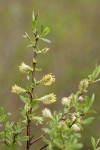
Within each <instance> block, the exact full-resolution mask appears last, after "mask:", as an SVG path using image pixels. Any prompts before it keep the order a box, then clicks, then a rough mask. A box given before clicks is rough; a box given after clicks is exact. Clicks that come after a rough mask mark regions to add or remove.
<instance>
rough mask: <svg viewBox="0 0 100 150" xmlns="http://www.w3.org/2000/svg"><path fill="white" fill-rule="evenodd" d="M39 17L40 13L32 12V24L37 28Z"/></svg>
mask: <svg viewBox="0 0 100 150" xmlns="http://www.w3.org/2000/svg"><path fill="white" fill-rule="evenodd" d="M37 19H38V14H36V15H35V14H34V12H32V26H33V28H34V29H36V26H37Z"/></svg>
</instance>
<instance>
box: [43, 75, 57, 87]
mask: <svg viewBox="0 0 100 150" xmlns="http://www.w3.org/2000/svg"><path fill="white" fill-rule="evenodd" d="M41 81H42V83H43V84H44V85H46V86H49V85H51V84H52V83H53V82H55V76H54V75H52V73H50V74H47V75H45V76H43V78H42V80H41Z"/></svg>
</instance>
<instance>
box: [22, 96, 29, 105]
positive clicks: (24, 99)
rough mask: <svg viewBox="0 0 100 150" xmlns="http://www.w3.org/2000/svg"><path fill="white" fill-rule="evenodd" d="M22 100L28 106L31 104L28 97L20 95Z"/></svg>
mask: <svg viewBox="0 0 100 150" xmlns="http://www.w3.org/2000/svg"><path fill="white" fill-rule="evenodd" d="M20 99H21V100H22V101H23V102H24V103H26V104H30V100H29V98H27V97H24V96H22V95H20Z"/></svg>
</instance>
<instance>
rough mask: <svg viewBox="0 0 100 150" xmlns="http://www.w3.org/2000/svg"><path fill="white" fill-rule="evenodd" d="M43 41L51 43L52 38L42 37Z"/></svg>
mask: <svg viewBox="0 0 100 150" xmlns="http://www.w3.org/2000/svg"><path fill="white" fill-rule="evenodd" d="M40 39H41V40H42V41H45V42H47V43H51V41H50V40H48V39H46V38H40Z"/></svg>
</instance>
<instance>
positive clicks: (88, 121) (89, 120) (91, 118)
mask: <svg viewBox="0 0 100 150" xmlns="http://www.w3.org/2000/svg"><path fill="white" fill-rule="evenodd" d="M93 120H94V117H89V118H88V119H85V120H83V122H82V124H90V123H92V121H93Z"/></svg>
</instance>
